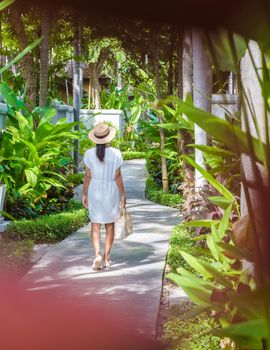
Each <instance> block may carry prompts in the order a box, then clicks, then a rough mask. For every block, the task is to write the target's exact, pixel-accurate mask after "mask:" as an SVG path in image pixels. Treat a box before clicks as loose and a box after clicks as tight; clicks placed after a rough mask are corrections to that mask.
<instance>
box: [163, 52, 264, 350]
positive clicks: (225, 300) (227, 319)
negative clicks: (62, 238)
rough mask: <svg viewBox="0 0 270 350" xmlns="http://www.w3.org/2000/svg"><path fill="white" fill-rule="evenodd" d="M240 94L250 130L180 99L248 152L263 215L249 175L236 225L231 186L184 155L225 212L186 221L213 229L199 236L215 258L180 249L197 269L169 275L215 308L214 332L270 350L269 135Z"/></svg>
mask: <svg viewBox="0 0 270 350" xmlns="http://www.w3.org/2000/svg"><path fill="white" fill-rule="evenodd" d="M250 54H251V53H250ZM251 56H252V54H251ZM262 57H264V55H262ZM264 63H265V62H264ZM263 69H264V75H263V79H260V84H261V87H262V95H263V97H264V99H265V104H266V105H267V108H269V89H268V84H269V71H268V69H266V63H265V65H264V66H263ZM240 91H241V86H240ZM242 97H243V101H244V103H243V104H242V108H243V115H244V116H243V118H244V121H245V125H246V128H247V131H246V132H244V131H242V130H241V129H240V128H239V127H238V126H236V125H234V124H233V123H231V121H230V120H221V119H220V118H218V117H215V116H213V115H211V114H210V113H207V112H205V111H201V110H199V109H198V108H195V107H194V106H192V104H190V103H187V102H180V103H179V110H181V112H182V113H185V115H187V116H188V117H189V118H190V119H191V120H192V121H193V122H195V123H196V124H198V125H199V126H200V127H201V128H202V129H204V130H205V131H206V132H207V133H208V135H211V136H212V137H214V138H215V140H217V141H219V142H221V143H223V144H225V146H226V147H227V149H228V150H229V151H231V152H235V153H236V154H237V155H239V156H240V155H242V154H243V153H244V154H248V155H249V156H250V159H251V163H252V169H253V171H254V174H255V175H254V176H255V178H256V185H257V188H256V191H257V195H258V198H260V200H261V203H260V205H259V207H260V214H258V213H257V212H256V210H254V206H253V203H251V202H250V201H251V197H250V193H249V189H250V188H252V190H254V188H255V187H254V185H253V184H249V183H248V182H247V180H246V178H245V177H242V184H243V187H244V190H245V194H246V198H247V208H248V216H246V217H242V218H241V219H240V220H238V221H236V222H235V223H234V224H233V225H232V222H231V219H232V218H233V215H232V213H233V208H234V209H235V210H234V212H235V211H236V212H237V209H238V208H237V207H238V206H237V200H236V198H235V196H234V195H233V193H231V192H230V191H229V190H228V183H226V186H224V184H223V183H221V182H219V181H217V179H215V178H214V176H213V175H214V174H211V173H209V172H207V171H205V170H204V169H202V168H201V167H200V166H199V165H198V164H196V163H195V162H194V161H193V160H192V159H191V158H189V157H186V158H185V159H186V161H188V162H189V164H191V165H192V166H194V167H195V168H196V169H197V170H199V171H200V172H201V174H202V175H203V176H204V177H205V178H206V179H207V180H208V182H209V183H210V184H211V185H212V186H213V187H214V188H215V190H216V191H217V192H218V194H219V196H212V197H210V198H209V200H210V201H212V202H213V203H214V204H215V205H217V206H218V207H219V208H220V209H221V210H222V216H221V219H220V220H212V221H209V220H208V222H207V221H206V220H204V221H197V222H196V221H195V222H191V223H188V225H189V226H190V225H193V226H195V227H199V226H205V227H207V228H210V231H208V232H209V233H208V234H207V235H205V236H203V237H201V239H202V240H204V241H205V243H206V245H207V248H208V250H209V252H210V254H211V256H212V259H211V261H210V262H205V261H203V260H202V259H198V258H197V257H195V256H193V255H192V254H189V253H187V252H184V251H183V250H182V251H181V255H182V257H183V258H184V259H185V261H186V262H187V263H188V264H189V265H190V266H191V267H192V268H193V269H194V270H195V271H196V273H195V274H191V273H190V272H189V271H187V270H186V269H184V268H182V267H179V268H178V269H177V274H170V275H169V277H170V278H171V279H172V280H174V281H175V282H176V283H178V284H179V285H181V287H182V288H183V289H184V290H185V291H186V293H187V294H188V296H189V297H190V299H191V300H192V301H193V302H194V303H196V304H197V305H199V306H200V308H201V310H202V309H204V310H205V309H207V310H214V312H215V315H216V316H217V319H218V321H219V324H220V328H219V329H216V330H215V332H214V333H215V334H217V335H220V336H229V337H230V338H231V339H233V340H235V342H236V343H237V344H238V345H239V346H240V347H241V348H248V349H256V350H257V349H258V350H259V349H260V350H261V349H268V346H269V339H270V333H269V263H268V262H269V257H268V250H269V244H268V246H267V248H266V247H264V248H263V247H262V242H265V243H266V241H267V239H266V237H268V232H269V222H268V221H269V220H268V219H267V215H268V213H267V211H264V208H265V207H267V205H268V206H269V204H268V203H269V201H268V198H269V195H268V194H269V182H268V183H267V185H265V183H263V181H262V179H261V177H260V173H259V171H258V170H256V167H257V164H256V162H260V163H261V164H263V165H264V167H265V169H269V168H270V165H269V149H270V148H269V135H267V140H266V143H264V142H263V141H262V138H261V136H260V130H259V129H258V124H257V121H256V116H255V115H254V114H253V113H254V110H253V106H250V105H248V102H247V101H246V96H245V94H244V93H243V95H242ZM246 109H249V113H251V115H252V118H253V121H254V124H255V128H256V131H257V134H258V138H256V137H254V136H251V135H250V132H249V128H248V126H249V122H248V121H247V114H246V113H247V110H246ZM245 118H246V119H245ZM265 118H266V120H265V125H268V122H269V121H268V116H267V115H265ZM199 147H200V146H199ZM205 151H207V150H206V149H205ZM215 151H217V152H220V150H217V149H216V150H215V149H212V150H211V152H215ZM226 152H227V151H226ZM223 155H224V153H223ZM256 171H257V173H256ZM268 180H269V179H266V181H268ZM266 228H267V229H266ZM268 242H269V241H268ZM243 261H249V262H250V263H252V264H253V267H254V270H253V272H252V271H247V270H243V265H242V264H243ZM201 310H198V312H200V311H201Z"/></svg>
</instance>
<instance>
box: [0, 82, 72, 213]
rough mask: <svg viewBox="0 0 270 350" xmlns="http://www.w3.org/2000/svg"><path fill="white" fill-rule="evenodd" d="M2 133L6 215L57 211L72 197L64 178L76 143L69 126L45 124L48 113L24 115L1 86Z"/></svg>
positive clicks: (0, 170) (51, 113) (62, 122)
mask: <svg viewBox="0 0 270 350" xmlns="http://www.w3.org/2000/svg"><path fill="white" fill-rule="evenodd" d="M0 91H1V94H2V96H3V98H4V100H5V102H6V103H7V104H8V107H9V110H8V123H7V129H6V130H4V131H3V132H2V133H1V135H0V144H1V150H0V182H2V183H5V184H6V185H7V194H8V195H7V209H8V211H9V212H10V214H12V215H13V216H14V217H16V218H20V217H35V216H37V215H42V214H44V213H49V212H51V211H59V210H62V209H63V208H64V207H65V205H66V203H67V202H68V200H69V198H71V197H72V195H73V192H72V187H70V185H69V184H68V182H67V180H66V177H65V175H66V174H67V173H68V172H70V170H69V169H68V166H69V164H71V161H72V158H71V153H70V152H71V146H72V143H73V141H74V139H76V138H78V136H77V134H76V132H73V131H72V129H73V127H74V125H75V123H67V122H66V120H65V119H60V120H58V122H57V123H56V124H53V123H52V122H51V120H52V118H53V117H54V115H55V110H54V109H47V110H46V112H45V113H44V115H43V116H42V117H41V116H40V114H39V112H38V110H34V111H33V112H29V110H28V109H27V107H26V106H25V105H24V104H23V103H22V102H21V101H20V100H19V99H17V98H16V96H15V95H14V93H13V92H12V90H11V89H10V88H9V87H8V86H7V85H6V84H4V83H2V84H1V85H0Z"/></svg>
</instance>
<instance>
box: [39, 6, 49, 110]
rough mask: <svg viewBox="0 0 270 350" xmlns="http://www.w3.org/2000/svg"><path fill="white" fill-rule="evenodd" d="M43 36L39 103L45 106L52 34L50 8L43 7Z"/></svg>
mask: <svg viewBox="0 0 270 350" xmlns="http://www.w3.org/2000/svg"><path fill="white" fill-rule="evenodd" d="M40 11H41V16H40V19H41V36H42V38H43V40H42V42H41V44H40V76H39V105H40V106H41V107H45V106H46V105H47V103H48V80H49V76H48V73H49V34H50V24H51V18H50V10H49V9H48V8H45V7H41V9H40Z"/></svg>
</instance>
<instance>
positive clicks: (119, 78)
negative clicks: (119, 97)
mask: <svg viewBox="0 0 270 350" xmlns="http://www.w3.org/2000/svg"><path fill="white" fill-rule="evenodd" d="M117 89H118V90H119V91H120V90H122V64H121V62H117Z"/></svg>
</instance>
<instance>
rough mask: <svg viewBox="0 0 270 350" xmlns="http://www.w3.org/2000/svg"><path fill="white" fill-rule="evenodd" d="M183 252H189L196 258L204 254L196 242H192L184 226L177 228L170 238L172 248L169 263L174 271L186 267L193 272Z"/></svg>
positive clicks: (168, 258) (169, 253)
mask: <svg viewBox="0 0 270 350" xmlns="http://www.w3.org/2000/svg"><path fill="white" fill-rule="evenodd" d="M181 251H184V252H189V253H190V254H193V255H194V256H199V255H201V254H202V252H201V249H200V247H199V246H198V245H196V242H195V241H194V240H192V238H191V235H190V232H189V231H188V229H187V228H185V227H184V226H183V224H179V225H177V226H175V227H174V228H173V230H172V234H171V236H170V248H169V252H168V256H167V262H168V264H169V266H170V267H171V269H172V270H173V271H176V269H177V268H178V267H184V268H185V269H187V270H191V269H190V266H189V265H188V264H187V262H186V261H185V259H184V258H183V257H182V255H181Z"/></svg>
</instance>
